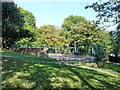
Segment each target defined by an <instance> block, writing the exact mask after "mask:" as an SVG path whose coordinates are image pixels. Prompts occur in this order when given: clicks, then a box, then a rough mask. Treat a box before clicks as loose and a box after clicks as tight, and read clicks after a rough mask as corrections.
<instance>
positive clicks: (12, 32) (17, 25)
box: [2, 2, 28, 48]
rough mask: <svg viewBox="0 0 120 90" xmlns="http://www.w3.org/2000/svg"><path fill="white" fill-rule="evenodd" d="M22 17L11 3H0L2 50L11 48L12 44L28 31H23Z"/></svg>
mask: <svg viewBox="0 0 120 90" xmlns="http://www.w3.org/2000/svg"><path fill="white" fill-rule="evenodd" d="M21 18H23V16H21V15H20V12H19V11H18V9H17V6H16V5H15V4H14V3H13V2H2V37H3V40H2V43H3V48H6V47H11V45H12V43H14V42H15V41H17V40H19V39H20V38H22V37H25V36H26V35H25V34H28V31H23V28H22V26H23V24H24V21H23V20H22V19H21Z"/></svg>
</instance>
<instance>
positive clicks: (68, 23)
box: [62, 15, 87, 45]
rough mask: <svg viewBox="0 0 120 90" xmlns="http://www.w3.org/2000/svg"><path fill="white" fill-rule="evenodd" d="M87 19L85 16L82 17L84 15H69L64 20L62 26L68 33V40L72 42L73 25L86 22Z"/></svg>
mask: <svg viewBox="0 0 120 90" xmlns="http://www.w3.org/2000/svg"><path fill="white" fill-rule="evenodd" d="M86 21H87V20H86V19H85V17H82V16H73V15H71V16H69V17H67V18H65V19H64V22H63V24H62V28H63V29H64V31H65V33H66V39H67V42H68V43H69V44H70V45H72V44H71V38H72V37H71V36H72V33H71V32H72V30H73V27H74V26H75V25H76V24H78V23H84V22H86Z"/></svg>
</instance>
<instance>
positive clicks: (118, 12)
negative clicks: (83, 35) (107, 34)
mask: <svg viewBox="0 0 120 90" xmlns="http://www.w3.org/2000/svg"><path fill="white" fill-rule="evenodd" d="M119 7H120V1H119V0H115V1H112V2H111V0H110V2H109V1H108V2H104V3H102V4H98V3H97V2H96V3H93V4H92V5H88V6H86V7H85V8H86V9H87V8H93V9H94V10H95V12H98V15H97V17H98V21H97V23H98V24H99V23H100V22H101V21H102V22H103V24H104V23H106V22H108V23H110V24H111V22H112V23H113V25H116V24H117V25H118V26H117V31H115V33H114V35H115V36H116V38H114V40H115V42H116V45H115V46H116V47H115V49H114V51H115V55H116V56H117V55H118V53H119V50H120V8H119ZM105 26H106V25H105ZM109 26H110V25H109Z"/></svg>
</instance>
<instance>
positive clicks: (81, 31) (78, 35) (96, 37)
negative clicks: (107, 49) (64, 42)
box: [71, 22, 105, 49]
mask: <svg viewBox="0 0 120 90" xmlns="http://www.w3.org/2000/svg"><path fill="white" fill-rule="evenodd" d="M71 33H72V43H77V44H78V45H79V46H80V48H85V49H87V48H89V47H91V46H92V44H95V45H104V43H105V42H104V43H103V38H104V34H105V32H104V31H103V30H102V29H101V28H98V27H97V26H96V25H95V24H91V23H90V22H86V23H79V24H77V25H76V26H74V28H73V30H72V32H71ZM103 33H104V34H103Z"/></svg>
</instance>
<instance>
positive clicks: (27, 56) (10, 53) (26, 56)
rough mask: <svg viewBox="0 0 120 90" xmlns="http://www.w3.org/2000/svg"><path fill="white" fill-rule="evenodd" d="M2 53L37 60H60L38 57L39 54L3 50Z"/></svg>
mask: <svg viewBox="0 0 120 90" xmlns="http://www.w3.org/2000/svg"><path fill="white" fill-rule="evenodd" d="M0 53H2V55H8V56H16V57H22V58H30V59H35V60H44V61H59V60H56V59H50V58H42V57H37V56H34V55H29V54H21V53H18V52H13V51H2V52H0Z"/></svg>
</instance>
